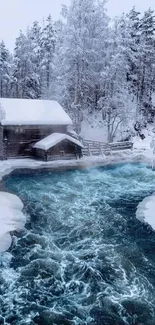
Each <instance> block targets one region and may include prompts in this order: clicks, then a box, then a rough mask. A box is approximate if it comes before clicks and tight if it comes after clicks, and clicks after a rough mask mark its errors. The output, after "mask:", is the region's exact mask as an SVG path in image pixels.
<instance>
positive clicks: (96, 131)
mask: <svg viewBox="0 0 155 325" xmlns="http://www.w3.org/2000/svg"><path fill="white" fill-rule="evenodd" d="M80 135H81V136H82V138H83V139H85V140H88V139H89V140H93V141H101V142H107V129H106V127H105V126H103V125H102V124H101V125H100V124H98V125H95V126H91V125H90V124H89V122H87V121H83V122H82V125H81V133H80Z"/></svg>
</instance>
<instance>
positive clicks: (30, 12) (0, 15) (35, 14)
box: [0, 0, 155, 50]
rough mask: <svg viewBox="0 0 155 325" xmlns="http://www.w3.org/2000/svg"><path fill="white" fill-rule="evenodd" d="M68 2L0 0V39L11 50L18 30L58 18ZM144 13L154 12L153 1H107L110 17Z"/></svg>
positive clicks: (61, 0)
mask: <svg viewBox="0 0 155 325" xmlns="http://www.w3.org/2000/svg"><path fill="white" fill-rule="evenodd" d="M69 2H70V0H0V39H4V41H5V43H6V45H7V46H8V47H9V48H10V49H11V50H12V49H13V47H14V42H15V38H16V36H18V32H19V29H22V30H23V31H24V30H25V29H26V27H27V26H28V25H31V24H32V22H33V21H35V20H38V21H43V17H47V15H48V14H49V13H51V15H52V17H53V19H54V20H55V19H57V18H59V13H60V10H61V3H64V4H66V5H68V4H69ZM134 5H135V6H136V9H138V10H140V11H144V10H146V9H148V8H149V7H152V8H153V9H154V10H155V0H109V3H108V5H107V9H108V13H109V15H110V16H111V17H114V16H116V15H119V14H121V13H122V12H128V11H129V10H130V9H131V8H132V7H133V6H134Z"/></svg>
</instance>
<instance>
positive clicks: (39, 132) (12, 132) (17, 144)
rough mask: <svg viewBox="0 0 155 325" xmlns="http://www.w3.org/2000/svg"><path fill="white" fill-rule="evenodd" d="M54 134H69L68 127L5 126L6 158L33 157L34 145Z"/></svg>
mask: <svg viewBox="0 0 155 325" xmlns="http://www.w3.org/2000/svg"><path fill="white" fill-rule="evenodd" d="M54 132H58V133H67V125H53V126H52V125H40V126H33V125H32V126H30V125H29V126H4V131H3V140H4V139H6V140H5V152H6V157H7V158H22V157H33V150H32V147H33V145H34V144H35V143H36V142H38V141H39V140H41V139H43V138H45V137H47V136H48V135H50V134H52V133H54ZM0 159H1V158H0Z"/></svg>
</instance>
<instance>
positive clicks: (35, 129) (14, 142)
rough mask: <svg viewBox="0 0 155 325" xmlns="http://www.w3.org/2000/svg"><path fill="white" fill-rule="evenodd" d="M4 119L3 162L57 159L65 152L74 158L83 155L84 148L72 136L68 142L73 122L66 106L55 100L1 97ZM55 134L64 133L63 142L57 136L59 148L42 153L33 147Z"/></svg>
mask: <svg viewBox="0 0 155 325" xmlns="http://www.w3.org/2000/svg"><path fill="white" fill-rule="evenodd" d="M2 113H3V114H2ZM0 119H1V120H0V159H7V158H24V157H25V158H34V157H36V158H39V157H40V159H43V157H44V156H45V157H46V156H47V158H48V155H49V156H53V157H54V153H55V157H56V156H57V159H59V155H58V154H60V155H62V152H65V154H66V155H67V154H72V155H73V154H74V156H75V152H79V148H80V145H79V144H77V143H75V142H74V141H72V140H71V138H72V136H71V137H70V139H69V138H68V139H67V138H65V139H64V135H65V136H67V133H68V127H72V124H73V123H72V120H71V119H70V117H69V116H68V114H67V113H66V112H65V110H64V109H63V108H62V106H61V105H60V104H59V103H58V102H56V101H54V100H36V99H17V98H0ZM54 133H57V134H58V133H59V134H61V137H62V134H63V139H62V140H60V136H59V137H58V135H57V139H58V138H59V140H60V141H58V142H57V143H56V144H55V146H56V147H55V148H53V146H51V148H50V147H49V148H48V150H46V149H42V148H41V150H42V151H39V148H36V150H35V148H33V146H34V145H35V144H36V143H38V142H40V140H42V139H44V138H45V139H46V137H47V138H48V136H51V135H52V134H54ZM52 138H53V137H52ZM52 138H50V139H52ZM55 138H56V136H54V138H53V139H55ZM73 138H74V136H73ZM45 139H44V140H45ZM50 149H51V150H50ZM44 159H46V158H44Z"/></svg>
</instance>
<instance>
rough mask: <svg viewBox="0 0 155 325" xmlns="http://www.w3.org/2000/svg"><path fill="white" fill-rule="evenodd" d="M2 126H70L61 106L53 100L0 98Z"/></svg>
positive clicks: (69, 120) (70, 122) (68, 118)
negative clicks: (2, 112)
mask: <svg viewBox="0 0 155 325" xmlns="http://www.w3.org/2000/svg"><path fill="white" fill-rule="evenodd" d="M0 104H1V105H2V108H3V110H4V118H2V121H1V124H2V125H45V124H46V125H51V124H53V125H71V124H72V121H71V119H70V117H69V116H68V115H67V113H66V112H65V111H64V109H63V108H62V106H61V105H60V104H59V103H58V102H57V101H54V100H36V99H16V98H0Z"/></svg>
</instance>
